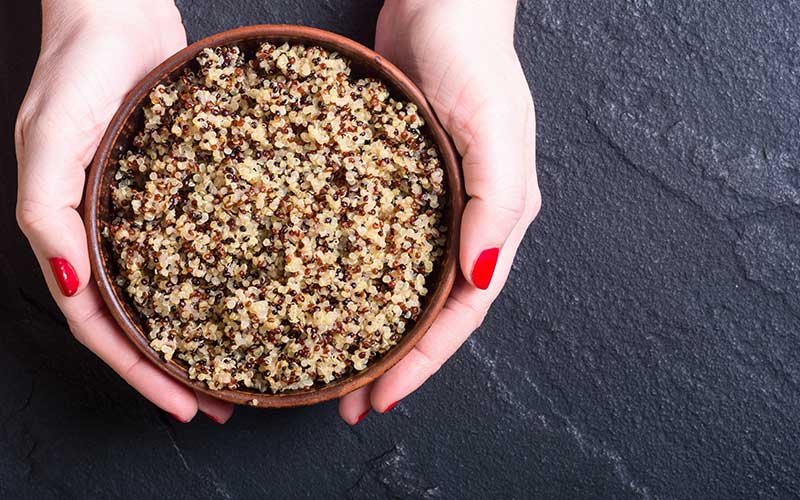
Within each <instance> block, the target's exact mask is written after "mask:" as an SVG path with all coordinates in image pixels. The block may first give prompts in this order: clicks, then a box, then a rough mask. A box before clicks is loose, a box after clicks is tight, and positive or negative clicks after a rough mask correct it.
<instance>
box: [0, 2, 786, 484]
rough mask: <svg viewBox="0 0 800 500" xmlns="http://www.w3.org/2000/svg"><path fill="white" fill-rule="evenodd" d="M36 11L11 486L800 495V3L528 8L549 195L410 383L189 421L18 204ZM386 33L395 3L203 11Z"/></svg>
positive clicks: (200, 5)
mask: <svg viewBox="0 0 800 500" xmlns="http://www.w3.org/2000/svg"><path fill="white" fill-rule="evenodd" d="M36 3H37V2H3V5H2V6H0V26H1V27H2V29H0V40H2V42H1V43H0V47H2V48H0V137H2V146H0V167H1V168H2V172H3V175H4V178H5V179H6V181H5V182H3V183H0V209H1V210H2V211H1V212H0V232H1V233H2V234H3V235H4V237H3V238H2V240H0V270H1V271H2V273H3V276H4V279H3V280H2V281H3V282H2V284H0V309H2V316H0V328H2V334H1V335H0V367H2V372H1V374H0V377H1V380H0V497H2V498H9V499H11V498H36V499H51V498H81V499H95V498H97V499H100V498H102V499H107V498H137V499H150V498H153V499H157V498H158V499H160V498H175V499H182V498H186V499H190V498H191V499H195V498H209V499H216V498H218V499H239V498H272V497H275V498H354V499H372V498H477V499H485V498H565V499H567V498H570V499H571V498H646V499H648V498H654V499H655V498H726V499H730V498H744V499H751V498H797V497H798V496H800V465H798V449H800V437H798V427H800V422H798V420H800V338H799V337H800V334H798V332H800V314H798V312H799V311H800V309H799V308H800V259H798V257H800V170H799V169H800V167H799V166H798V165H800V151H799V150H798V148H799V147H800V142H798V140H797V130H798V125H800V124H799V123H798V117H800V95H798V88H800V87H798V76H799V75H800V69H798V68H800V48H799V47H800V46H799V45H798V43H797V40H798V38H800V4H798V3H797V2H794V1H790V0H771V1H764V0H747V1H743V0H740V1H736V2H730V1H722V0H708V1H705V2H696V1H693V0H683V1H669V0H668V1H656V0H631V1H628V2H606V1H600V0H592V1H587V0H541V1H536V0H527V1H523V2H522V3H521V7H520V12H519V16H518V24H517V44H518V47H519V51H520V53H521V57H522V59H523V62H524V66H525V70H526V74H527V76H528V79H529V81H530V83H531V86H532V88H533V89H534V92H535V96H536V102H537V111H538V124H539V164H538V165H539V172H540V176H541V185H542V191H543V193H544V210H543V211H542V213H541V215H540V217H539V220H537V221H536V223H535V224H534V225H533V227H532V229H531V231H530V233H529V235H528V238H527V239H526V240H525V242H524V244H523V246H522V249H521V251H520V255H519V257H518V259H517V261H516V264H515V270H514V272H513V273H512V275H511V277H510V281H509V284H508V287H507V289H506V290H505V292H504V293H503V295H502V296H501V297H500V298H499V300H498V301H497V303H496V305H495V307H494V309H493V310H492V313H491V314H490V315H489V317H488V318H487V320H486V323H485V324H484V326H483V327H482V328H481V329H480V331H479V332H478V333H477V334H475V335H474V336H473V337H472V339H471V340H470V341H469V342H468V343H467V344H466V345H465V346H464V348H463V349H461V351H459V353H458V354H457V355H456V356H455V357H454V358H453V359H452V360H451V362H450V363H448V364H447V365H446V366H445V367H444V368H443V369H442V370H441V371H440V373H439V374H438V375H437V376H436V377H434V378H433V379H432V380H431V381H430V382H429V383H428V384H427V385H425V386H424V388H422V389H421V390H420V391H419V392H418V393H416V394H415V395H414V396H412V397H410V398H408V399H407V400H406V401H404V402H403V403H402V404H401V405H400V406H399V407H398V408H397V409H395V410H394V411H393V412H392V413H391V414H389V415H387V416H382V417H381V416H375V415H372V416H370V417H368V418H367V419H366V420H365V421H364V422H363V423H362V424H361V425H359V426H358V427H355V428H349V427H348V426H346V425H345V424H343V423H342V422H340V421H339V419H338V416H337V414H336V406H335V404H326V405H322V406H319V407H315V408H304V409H298V410H288V411H257V410H253V409H247V408H245V409H240V410H238V411H237V414H236V415H235V416H234V418H233V420H232V421H231V422H230V423H229V424H228V425H226V426H224V427H218V426H216V425H215V424H213V423H211V422H209V421H205V420H203V418H202V417H198V418H197V419H196V422H193V423H192V424H190V425H186V426H178V425H175V424H173V423H172V422H171V421H169V420H167V419H166V418H165V417H164V416H163V415H162V414H160V413H159V412H158V411H156V410H155V409H154V408H153V407H152V406H151V405H149V404H148V403H147V402H146V401H144V400H143V399H142V398H141V397H140V396H138V395H137V394H136V393H134V392H133V391H132V390H131V389H130V388H128V387H127V386H126V385H125V384H124V383H122V382H120V381H119V380H118V379H117V377H115V376H114V374H113V373H112V372H111V371H110V370H109V369H108V368H106V367H105V366H103V365H102V364H101V363H100V362H99V361H98V360H96V359H95V358H94V357H93V356H92V355H90V354H89V353H88V352H86V351H85V350H84V349H83V348H81V347H80V346H79V345H78V344H77V343H76V342H74V341H73V340H72V339H71V338H70V336H69V333H68V331H67V329H66V327H65V325H64V322H63V320H62V319H61V317H60V314H59V313H58V310H57V309H56V307H55V306H54V304H53V302H52V301H51V299H50V298H49V297H48V295H47V291H46V289H45V287H44V285H43V282H42V280H41V276H40V272H39V270H38V268H37V267H36V266H35V262H34V259H33V257H32V255H31V254H30V252H29V251H28V249H27V245H26V243H25V242H24V239H23V238H22V236H21V235H20V233H19V232H18V231H17V230H16V227H15V223H14V219H13V215H12V214H13V206H14V196H15V194H14V193H15V189H16V187H15V182H14V179H15V159H14V155H13V146H12V143H11V131H12V126H13V120H14V115H15V112H16V109H17V107H18V105H19V102H20V100H21V98H22V96H23V93H24V89H25V86H26V83H27V79H28V77H29V74H30V71H31V69H32V67H33V63H34V60H35V57H36V47H37V45H38V41H37V40H38V15H39V14H38V12H37V10H36ZM179 5H180V8H181V10H182V11H183V12H184V16H185V21H186V25H187V28H188V31H189V34H190V38H191V39H197V38H199V37H202V36H204V35H208V34H211V33H213V32H216V31H220V30H223V29H226V28H231V27H234V26H238V25H242V24H251V23H255V22H287V23H301V24H310V25H314V26H318V27H322V28H327V29H331V30H334V31H338V32H340V33H344V34H346V35H349V36H351V37H353V38H355V39H357V40H360V41H362V42H365V43H370V42H371V39H372V36H373V31H374V22H375V18H376V15H377V11H378V9H379V6H380V2H378V1H367V0H360V1H345V0H342V1H325V2H321V1H314V0H307V1H289V0H284V1H270V2H267V1H255V0H238V1H236V0H226V1H212V0H180V1H179Z"/></svg>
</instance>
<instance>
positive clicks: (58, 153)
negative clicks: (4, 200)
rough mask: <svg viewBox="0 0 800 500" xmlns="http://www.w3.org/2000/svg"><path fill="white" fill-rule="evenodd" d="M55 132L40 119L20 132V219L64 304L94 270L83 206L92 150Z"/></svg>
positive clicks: (48, 279)
mask: <svg viewBox="0 0 800 500" xmlns="http://www.w3.org/2000/svg"><path fill="white" fill-rule="evenodd" d="M26 132H28V133H26ZM54 135H55V134H47V137H46V138H45V134H41V133H40V132H39V130H37V126H36V125H35V124H34V125H33V126H31V127H28V129H27V130H24V129H21V130H20V132H19V134H18V148H17V149H18V153H19V156H18V158H19V188H18V192H17V221H18V223H19V226H20V228H21V229H22V231H23V233H25V236H26V237H27V238H28V240H29V242H30V244H31V247H32V248H33V250H34V253H35V254H36V257H37V259H38V261H39V265H40V266H41V267H42V271H43V273H44V275H45V279H46V280H47V284H48V287H49V288H50V291H51V293H52V294H53V296H54V297H55V298H56V301H57V302H58V303H59V305H60V306H62V308H63V306H64V300H63V298H64V297H72V296H75V295H78V294H80V293H81V292H82V291H83V290H85V288H86V284H87V283H88V282H89V277H90V274H91V271H90V265H89V254H88V248H87V243H86V232H85V230H84V226H83V220H82V219H81V217H80V215H79V214H78V211H77V207H78V206H79V204H80V201H81V197H82V194H83V186H84V181H85V170H84V169H85V165H86V163H88V161H89V157H90V154H89V153H86V154H84V155H81V153H77V154H76V153H74V152H73V150H72V148H70V147H69V146H67V145H66V144H65V142H66V141H61V140H60V138H59V137H57V136H56V137H54ZM23 137H24V141H23ZM22 142H24V145H23V144H21V143H22ZM89 149H90V150H91V148H89ZM81 156H85V158H84V157H81Z"/></svg>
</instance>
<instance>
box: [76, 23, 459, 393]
mask: <svg viewBox="0 0 800 500" xmlns="http://www.w3.org/2000/svg"><path fill="white" fill-rule="evenodd" d="M265 41H270V42H273V43H281V42H289V43H302V44H305V45H318V46H321V47H323V48H325V49H328V50H329V51H334V52H338V53H339V54H342V55H343V56H345V57H347V58H348V59H349V60H350V61H351V70H352V74H353V75H354V76H355V77H373V78H379V79H381V80H382V81H384V82H385V83H386V85H387V86H388V87H389V89H390V90H391V92H392V96H393V97H395V98H398V99H402V100H406V101H411V102H414V103H416V104H417V105H418V107H419V112H420V114H421V115H422V117H423V118H424V119H425V122H426V132H427V134H428V137H429V138H430V139H432V140H433V141H434V142H435V143H436V144H437V146H438V149H439V151H440V155H441V158H442V163H443V168H444V169H445V172H446V189H447V194H448V197H447V198H448V199H447V203H446V204H445V205H444V206H443V207H442V210H443V218H444V220H445V221H446V222H447V224H448V236H447V248H446V250H445V254H444V256H443V257H442V258H441V259H440V261H439V263H438V265H437V266H436V267H435V268H434V271H433V272H432V273H431V275H430V276H429V277H428V281H427V283H428V290H430V292H429V293H428V295H427V296H425V297H424V298H423V302H422V306H423V307H422V313H421V314H420V317H419V318H418V319H417V321H416V322H415V323H414V324H413V325H412V327H411V328H410V329H409V330H408V331H407V332H406V334H404V335H403V338H402V339H401V340H400V341H399V342H398V344H397V345H395V346H394V347H392V348H391V349H390V350H389V351H387V352H386V353H384V354H383V355H382V356H380V357H379V358H376V359H374V360H373V361H371V362H370V364H369V366H368V367H367V368H366V369H364V370H362V371H360V372H353V373H351V374H349V375H347V376H345V377H343V378H341V379H339V380H336V381H333V382H331V383H329V384H324V385H314V386H312V387H310V388H308V389H304V390H296V391H287V392H282V393H278V394H271V393H261V392H257V391H249V390H244V389H243V390H210V389H208V387H206V386H205V384H204V383H200V382H197V381H192V380H189V378H188V375H187V373H186V368H185V364H183V362H181V361H179V360H173V361H170V362H167V361H165V360H164V359H162V358H161V357H160V355H159V354H158V353H156V352H155V351H154V350H153V349H152V348H151V347H150V345H149V340H148V338H147V335H146V334H145V333H144V330H143V328H142V325H144V324H145V322H144V321H143V318H142V317H141V315H140V314H139V312H138V311H137V310H136V308H135V307H133V305H132V304H131V303H130V301H129V300H128V298H127V294H126V292H125V291H124V290H122V289H121V287H119V286H118V285H117V284H116V283H115V279H114V277H115V276H117V275H118V268H117V265H116V263H115V261H114V258H113V253H112V251H111V245H110V244H109V243H108V242H107V241H105V239H104V238H102V236H101V235H100V232H101V231H102V228H103V226H105V225H106V224H108V223H110V222H111V213H112V206H111V197H110V185H111V180H112V176H113V174H114V171H115V166H116V164H117V161H118V160H119V158H120V157H121V155H123V154H124V153H125V152H126V151H127V150H128V149H129V148H130V146H131V144H132V141H133V138H134V136H135V135H136V133H137V132H138V131H139V130H141V129H142V128H143V123H144V113H143V106H142V104H143V102H144V100H145V99H146V98H147V95H148V93H149V91H150V89H152V88H153V87H155V86H156V85H157V84H159V83H166V82H170V81H172V80H173V79H175V78H177V77H178V76H179V75H180V74H181V73H182V72H183V71H184V69H185V68H186V67H190V68H192V69H198V68H197V63H196V62H195V56H196V55H197V54H198V53H199V52H200V51H201V50H202V49H203V48H206V47H217V46H223V45H237V46H239V47H240V48H241V49H242V50H243V51H244V53H245V56H246V57H248V56H252V55H253V54H254V53H255V51H256V50H257V47H258V45H259V44H260V43H262V42H265ZM463 204H464V194H463V188H462V181H461V177H460V170H459V166H458V162H457V156H456V154H455V150H454V148H453V146H452V144H451V143H450V141H449V138H448V137H447V135H446V133H445V132H444V130H443V129H442V127H441V125H439V123H438V121H437V120H436V117H435V115H434V114H433V111H432V110H431V109H430V106H429V105H428V104H427V102H426V101H425V99H424V97H423V95H422V93H421V92H420V91H419V90H418V89H417V88H416V87H415V86H414V85H413V84H412V83H411V82H410V80H408V78H406V77H405V76H404V75H402V73H400V71H399V70H397V69H396V68H395V67H394V66H392V65H391V64H389V63H388V62H386V61H385V60H384V59H383V58H381V57H380V56H378V55H377V54H375V53H373V52H372V51H370V50H369V49H367V48H365V47H363V46H361V45H359V44H357V43H355V42H353V41H351V40H348V39H346V38H343V37H340V36H338V35H335V34H333V33H329V32H325V31H321V30H316V29H311V28H305V27H297V26H279V25H278V26H272V25H265V26H252V27H247V28H239V29H238V30H233V31H229V32H224V33H221V34H219V35H215V36H212V37H209V38H207V39H204V40H201V41H200V42H197V43H195V44H193V45H191V46H189V47H187V48H186V49H184V50H183V51H181V52H179V53H178V54H176V55H175V56H173V57H172V58H170V59H169V60H167V61H166V62H165V63H164V64H162V65H161V66H159V67H158V68H156V69H155V70H153V72H151V73H150V74H149V75H148V76H147V77H145V79H144V80H142V82H140V83H139V84H138V85H137V86H136V87H135V88H134V89H133V90H132V91H131V92H130V93H129V94H128V96H127V97H126V99H125V102H124V103H123V105H122V107H121V108H120V110H119V112H118V113H117V115H116V116H115V117H114V119H113V120H112V122H111V125H110V126H109V128H108V130H107V132H106V135H105V137H104V138H103V140H102V142H101V144H100V147H99V148H98V152H97V154H96V156H95V160H94V162H93V164H92V172H91V174H90V179H89V183H88V185H87V204H86V210H87V214H86V215H87V217H86V221H87V232H88V236H89V243H90V254H91V258H92V268H93V269H92V271H93V274H94V276H95V279H96V280H97V282H98V285H99V287H100V291H101V294H102V295H103V297H104V299H105V301H106V303H107V305H108V306H109V309H110V310H111V312H112V315H113V316H114V317H115V319H116V320H117V322H118V323H119V324H120V326H121V327H122V329H123V330H124V331H125V333H126V334H127V335H128V337H129V338H131V340H132V341H134V343H135V344H136V345H137V347H139V348H140V350H141V351H142V352H143V353H145V354H146V355H147V356H148V357H149V358H150V359H151V360H152V361H154V362H155V363H156V364H157V365H159V366H161V367H162V368H163V369H165V370H166V371H167V372H168V373H169V374H170V375H172V376H173V377H175V378H177V379H178V380H180V381H181V382H183V383H186V384H188V385H190V386H191V387H192V388H194V389H196V390H199V391H202V392H205V393H207V394H209V395H211V396H214V397H216V398H219V399H223V400H226V401H230V402H233V403H237V404H250V405H253V406H260V407H280V406H300V405H306V404H314V403H317V402H320V401H324V400H328V399H333V398H337V397H341V396H342V395H344V394H346V393H347V392H350V391H352V390H355V389H356V388H358V387H360V386H362V385H365V384H367V383H369V382H370V381H372V380H374V379H375V378H377V377H378V376H380V375H381V374H382V373H384V372H385V371H386V370H388V369H389V368H390V367H391V366H392V365H394V364H395V363H396V362H397V361H399V360H400V359H401V358H402V357H403V356H404V355H405V354H407V353H408V351H410V350H411V349H412V348H413V345H414V344H415V343H416V342H417V340H419V338H421V336H422V335H424V333H425V332H426V331H427V330H428V328H429V327H430V324H431V323H432V321H433V319H434V318H435V316H436V315H437V314H438V312H439V311H440V310H441V308H442V306H443V305H444V302H445V300H446V299H447V296H448V295H449V292H450V289H451V288H452V286H453V282H454V280H455V275H456V272H457V258H458V235H459V221H460V218H461V211H462V210H463Z"/></svg>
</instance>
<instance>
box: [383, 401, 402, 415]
mask: <svg viewBox="0 0 800 500" xmlns="http://www.w3.org/2000/svg"><path fill="white" fill-rule="evenodd" d="M399 402H400V401H395V402H394V403H392V404H390V405H389V406H387V407H386V409H385V410H383V413H388V412H389V410H391V409H392V408H394V407H395V406H397V403H399Z"/></svg>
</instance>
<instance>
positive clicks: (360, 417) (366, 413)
mask: <svg viewBox="0 0 800 500" xmlns="http://www.w3.org/2000/svg"><path fill="white" fill-rule="evenodd" d="M368 414H369V410H367V411H365V412H364V413H362V414H361V415H359V416H358V418H357V419H356V423H359V422H361V421H362V420H364V417H366V416H367V415H368Z"/></svg>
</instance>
